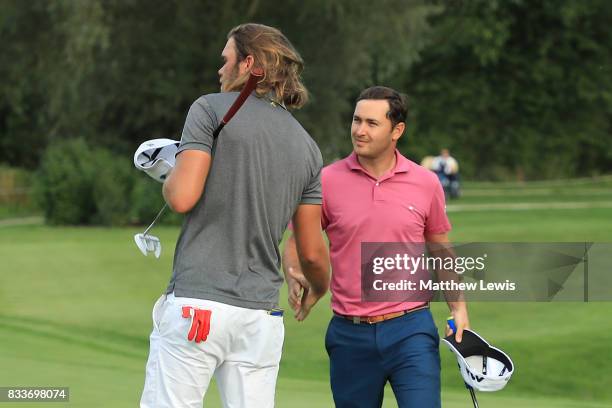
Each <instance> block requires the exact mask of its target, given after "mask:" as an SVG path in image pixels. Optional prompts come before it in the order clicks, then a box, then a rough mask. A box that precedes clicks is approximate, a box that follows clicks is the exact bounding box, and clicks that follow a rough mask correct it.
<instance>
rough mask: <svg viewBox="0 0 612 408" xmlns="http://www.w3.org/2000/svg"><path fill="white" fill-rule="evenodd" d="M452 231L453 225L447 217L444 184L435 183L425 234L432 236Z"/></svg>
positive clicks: (436, 181)
mask: <svg viewBox="0 0 612 408" xmlns="http://www.w3.org/2000/svg"><path fill="white" fill-rule="evenodd" d="M450 230H451V224H450V221H449V220H448V217H447V215H446V200H445V198H444V190H443V189H442V184H440V182H439V181H438V180H435V183H434V193H433V197H432V199H431V206H430V208H429V214H428V216H427V224H426V225H425V232H427V233H430V234H443V233H445V232H448V231H450Z"/></svg>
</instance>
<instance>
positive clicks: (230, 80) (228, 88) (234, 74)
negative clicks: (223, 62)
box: [221, 64, 238, 92]
mask: <svg viewBox="0 0 612 408" xmlns="http://www.w3.org/2000/svg"><path fill="white" fill-rule="evenodd" d="M237 79H238V64H236V65H234V68H233V69H232V71H231V72H230V73H229V77H227V79H226V78H224V79H223V81H222V82H221V92H232V91H234V90H235V88H236V80H237Z"/></svg>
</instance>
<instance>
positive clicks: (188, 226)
mask: <svg viewBox="0 0 612 408" xmlns="http://www.w3.org/2000/svg"><path fill="white" fill-rule="evenodd" d="M237 96H238V93H236V92H228V93H220V94H210V95H205V96H202V97H200V98H199V99H197V100H196V101H195V102H194V103H193V105H191V108H190V109H189V113H188V114H187V120H186V121H185V127H184V128H183V135H182V138H181V145H180V147H179V152H181V151H183V150H202V151H205V152H209V153H210V152H211V151H212V155H213V159H212V166H211V169H210V172H209V174H208V178H207V180H206V187H205V189H204V193H203V194H202V197H201V198H200V200H199V201H198V203H197V204H196V205H195V207H194V208H193V210H192V211H191V212H189V213H188V214H187V215H186V217H185V221H184V223H183V227H182V230H181V234H180V236H179V239H178V242H177V244H176V251H175V254H174V268H173V274H172V279H171V280H170V284H169V285H168V288H167V290H166V293H171V292H172V291H174V294H175V295H176V296H183V297H193V298H200V299H208V300H213V301H217V302H222V303H226V304H230V305H234V306H239V307H245V308H250V309H270V308H273V307H277V306H278V292H279V288H280V286H281V285H282V282H283V278H282V276H281V275H280V274H279V268H280V253H279V249H278V245H279V244H280V241H281V239H282V236H283V232H284V231H285V229H286V227H287V224H288V222H289V220H290V219H291V217H292V215H293V213H294V212H295V210H296V209H297V206H298V205H299V204H300V203H302V204H321V175H320V172H321V167H322V165H323V161H322V158H321V152H320V151H319V148H318V147H317V145H316V143H315V142H314V141H313V140H312V139H311V138H310V136H309V135H308V133H307V132H306V131H305V130H304V129H303V128H302V126H301V125H300V124H299V123H298V122H297V120H295V119H294V118H293V116H292V115H291V113H289V112H288V111H286V110H285V109H283V108H282V107H280V106H278V105H275V104H272V103H270V102H269V101H268V100H266V99H263V98H258V97H256V96H254V95H251V96H249V98H248V99H247V100H246V102H245V103H244V105H243V106H242V108H240V110H239V111H238V112H237V113H236V115H235V116H234V117H233V119H232V120H231V121H230V122H229V123H228V124H227V125H226V126H225V128H223V130H222V131H221V133H220V134H219V137H218V138H217V141H216V142H215V147H214V148H213V136H212V134H213V131H214V129H215V128H216V127H217V125H218V124H219V123H220V121H221V119H222V118H223V115H225V113H226V112H227V110H228V108H229V107H230V106H231V104H232V103H233V102H234V100H235V99H236V97H237Z"/></svg>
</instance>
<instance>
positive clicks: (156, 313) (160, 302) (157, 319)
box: [151, 294, 166, 331]
mask: <svg viewBox="0 0 612 408" xmlns="http://www.w3.org/2000/svg"><path fill="white" fill-rule="evenodd" d="M165 303H166V294H163V295H161V296H160V297H159V299H157V301H156V302H155V304H154V305H153V312H152V313H151V317H152V319H153V328H154V329H155V330H157V331H159V325H160V323H161V318H162V315H163V311H164V304H165Z"/></svg>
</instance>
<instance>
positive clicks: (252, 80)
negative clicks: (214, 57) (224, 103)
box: [134, 68, 264, 258]
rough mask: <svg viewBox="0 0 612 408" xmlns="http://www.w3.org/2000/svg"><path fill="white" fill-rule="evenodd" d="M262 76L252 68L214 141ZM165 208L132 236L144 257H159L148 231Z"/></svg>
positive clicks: (156, 241) (156, 242)
mask: <svg viewBox="0 0 612 408" xmlns="http://www.w3.org/2000/svg"><path fill="white" fill-rule="evenodd" d="M263 76H264V72H263V69H261V68H253V69H252V70H251V74H250V75H249V79H248V80H247V82H246V84H245V85H244V87H243V88H242V91H240V94H238V97H237V98H236V100H235V101H234V103H233V104H232V106H230V108H229V109H228V110H227V113H226V114H225V116H223V119H222V120H221V123H219V126H217V128H216V129H215V130H214V132H213V139H214V140H217V137H218V136H219V133H220V132H221V130H222V129H223V128H224V127H225V125H227V123H228V122H229V121H230V120H231V119H232V118H233V117H234V115H235V114H236V112H238V110H239V109H240V108H241V107H242V105H243V104H244V101H246V99H247V98H248V97H249V95H251V92H253V90H254V89H255V87H256V86H257V83H258V82H259V80H260V79H261V78H262V77H263ZM164 178H165V177H164ZM167 207H168V203H166V204H164V206H163V207H162V209H161V210H160V211H159V212H158V213H157V216H155V219H154V220H153V222H152V223H151V224H150V225H149V226H148V227H147V229H146V230H144V232H142V233H140V234H136V235H134V241H135V242H136V246H137V247H138V249H140V252H142V253H143V255H144V256H147V254H148V253H149V252H152V253H153V254H155V257H156V258H159V256H160V255H161V241H160V240H159V238H157V237H155V236H153V235H149V230H150V229H151V228H153V225H155V223H156V222H157V220H158V219H159V217H161V215H162V214H163V212H164V211H165V210H166V208H167Z"/></svg>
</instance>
